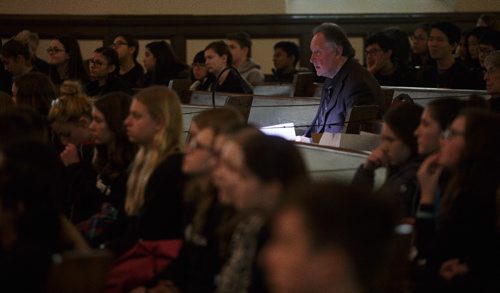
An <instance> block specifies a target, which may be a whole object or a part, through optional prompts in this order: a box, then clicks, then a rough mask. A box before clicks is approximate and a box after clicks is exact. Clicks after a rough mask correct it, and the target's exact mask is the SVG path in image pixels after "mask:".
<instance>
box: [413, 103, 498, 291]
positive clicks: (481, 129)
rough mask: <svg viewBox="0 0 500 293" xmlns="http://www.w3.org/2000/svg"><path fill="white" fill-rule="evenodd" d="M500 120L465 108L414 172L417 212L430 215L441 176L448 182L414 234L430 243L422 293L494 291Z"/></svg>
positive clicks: (496, 284)
mask: <svg viewBox="0 0 500 293" xmlns="http://www.w3.org/2000/svg"><path fill="white" fill-rule="evenodd" d="M498 133H500V116H498V114H493V113H490V112H487V111H485V110H477V109H476V110H471V109H468V111H467V112H464V113H462V114H460V115H459V116H457V118H456V119H455V120H454V121H453V123H452V124H451V125H450V127H449V128H448V130H447V131H446V132H445V133H444V135H443V140H442V145H441V150H440V151H439V152H438V153H436V154H433V155H431V156H429V157H428V158H427V159H426V160H425V161H424V163H423V164H422V166H421V168H420V170H419V171H418V180H419V183H420V186H421V190H422V191H421V199H420V210H421V211H424V212H427V213H432V212H434V210H435V206H434V204H433V203H434V200H435V199H434V198H435V196H436V190H437V189H438V180H439V177H440V174H441V173H442V172H443V171H444V170H447V171H448V172H449V174H450V180H449V181H448V184H447V186H446V189H445V192H444V194H443V198H442V204H441V206H440V207H439V209H438V210H436V211H435V212H437V214H438V215H439V217H427V218H420V219H419V220H418V221H417V228H418V232H419V233H420V234H421V235H422V234H423V235H425V236H426V237H427V239H435V246H434V247H433V250H432V253H431V254H430V255H429V257H428V259H427V267H428V268H429V271H430V276H429V279H430V280H431V281H430V282H428V285H430V286H432V287H430V288H427V291H426V292H472V291H474V292H496V291H495V288H496V290H498V287H495V286H498V279H497V277H498V273H499V269H498V262H499V260H500V259H499V258H500V248H499V247H500V246H499V245H498V241H499V233H500V230H499V227H498V226H497V225H498V223H497V221H498V219H499V218H498V215H499V211H498V209H497V200H496V195H497V192H498V190H499V186H500V169H499V168H498V166H499V165H500V153H499V152H498V150H499V149H500V137H499V136H498Z"/></svg>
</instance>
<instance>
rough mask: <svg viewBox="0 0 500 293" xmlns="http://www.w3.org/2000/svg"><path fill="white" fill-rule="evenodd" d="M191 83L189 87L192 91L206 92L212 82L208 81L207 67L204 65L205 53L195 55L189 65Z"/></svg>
mask: <svg viewBox="0 0 500 293" xmlns="http://www.w3.org/2000/svg"><path fill="white" fill-rule="evenodd" d="M191 81H193V84H191V86H190V87H189V89H190V90H192V91H206V90H208V87H209V86H210V83H211V82H213V80H210V79H209V75H208V70H207V66H206V65H205V51H200V52H198V53H196V55H195V56H194V58H193V64H192V65H191Z"/></svg>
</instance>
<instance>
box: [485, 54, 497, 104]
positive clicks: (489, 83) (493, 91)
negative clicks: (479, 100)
mask: <svg viewBox="0 0 500 293" xmlns="http://www.w3.org/2000/svg"><path fill="white" fill-rule="evenodd" d="M484 67H485V69H486V71H485V73H484V80H485V81H486V90H487V91H488V94H490V95H491V97H490V99H489V101H488V102H489V104H490V108H491V110H492V111H493V112H497V113H498V112H500V51H494V52H491V53H490V54H489V55H488V56H487V57H486V58H485V60H484Z"/></svg>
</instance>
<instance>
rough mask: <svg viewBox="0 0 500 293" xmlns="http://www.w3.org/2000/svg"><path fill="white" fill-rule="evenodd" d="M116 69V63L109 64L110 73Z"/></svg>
mask: <svg viewBox="0 0 500 293" xmlns="http://www.w3.org/2000/svg"><path fill="white" fill-rule="evenodd" d="M115 70H116V66H115V65H114V64H111V65H108V74H109V73H111V72H113V71H115Z"/></svg>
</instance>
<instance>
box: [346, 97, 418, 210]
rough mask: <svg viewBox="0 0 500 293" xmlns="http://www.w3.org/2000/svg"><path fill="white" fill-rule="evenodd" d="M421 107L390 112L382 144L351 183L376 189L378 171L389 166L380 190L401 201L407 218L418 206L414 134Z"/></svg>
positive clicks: (407, 106) (406, 105) (409, 106)
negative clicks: (374, 185) (375, 181)
mask: <svg viewBox="0 0 500 293" xmlns="http://www.w3.org/2000/svg"><path fill="white" fill-rule="evenodd" d="M422 110H423V109H422V107H420V106H418V105H415V104H410V103H402V104H399V105H397V106H395V107H394V108H392V109H390V110H389V111H388V112H387V114H386V115H385V117H384V125H383V127H382V134H381V143H380V145H379V146H378V147H377V148H376V149H374V150H372V152H371V154H370V156H369V157H368V159H367V160H366V162H365V163H364V164H363V165H361V166H360V167H359V168H358V170H357V172H356V174H355V175H354V179H353V181H352V184H353V185H354V186H363V187H366V188H368V189H370V190H371V189H373V183H374V176H375V170H376V169H378V168H380V167H383V166H386V167H387V178H386V180H385V182H384V184H383V185H382V187H381V188H380V190H381V191H384V192H386V193H387V194H390V195H392V196H394V197H396V198H397V200H399V201H400V202H401V204H402V206H403V208H404V211H405V216H406V217H413V216H415V212H416V208H417V204H418V184H417V180H416V173H417V170H418V168H419V167H420V162H421V159H420V158H419V156H418V149H417V148H418V146H417V138H416V137H415V136H414V135H413V133H414V132H415V129H416V128H417V127H418V125H419V122H420V116H421V115H422Z"/></svg>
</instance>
